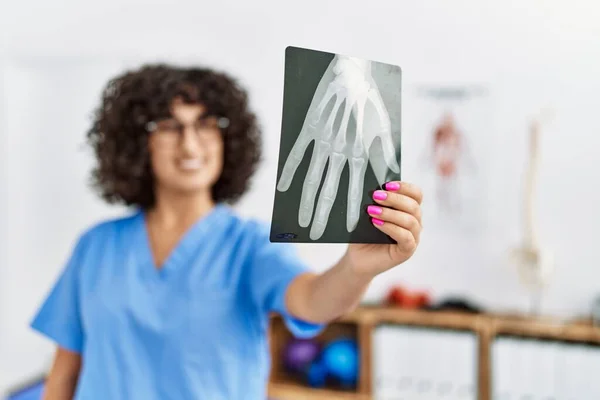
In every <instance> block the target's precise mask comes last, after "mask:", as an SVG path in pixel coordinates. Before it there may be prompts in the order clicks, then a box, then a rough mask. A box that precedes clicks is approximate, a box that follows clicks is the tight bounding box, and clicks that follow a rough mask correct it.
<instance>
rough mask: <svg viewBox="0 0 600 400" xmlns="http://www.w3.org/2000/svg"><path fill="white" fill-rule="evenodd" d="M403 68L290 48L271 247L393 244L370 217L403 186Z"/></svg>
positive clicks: (286, 59) (286, 72) (287, 51)
mask: <svg viewBox="0 0 600 400" xmlns="http://www.w3.org/2000/svg"><path fill="white" fill-rule="evenodd" d="M401 74H402V72H401V69H400V67H398V66H395V65H390V64H384V63H380V62H375V61H370V60H365V59H361V58H356V57H351V56H345V55H340V54H332V53H326V52H321V51H315V50H309V49H301V48H296V47H288V48H287V49H286V58H285V82H284V101H283V121H282V133H281V143H280V152H279V167H278V174H277V185H276V193H275V207H274V210H273V221H272V225H271V241H274V242H283V241H294V242H315V241H318V242H324V243H390V239H389V238H388V237H387V236H386V235H384V234H383V233H381V232H380V231H379V230H377V229H375V228H374V227H373V226H372V225H371V223H370V220H369V217H368V215H367V214H366V206H367V205H368V204H371V203H372V199H371V197H370V196H371V193H372V192H373V191H374V190H376V189H378V188H380V187H381V185H383V184H384V183H385V182H387V181H390V180H399V179H400V164H401V162H400V153H401V151H400V147H401V143H400V139H401V89H402V88H401Z"/></svg>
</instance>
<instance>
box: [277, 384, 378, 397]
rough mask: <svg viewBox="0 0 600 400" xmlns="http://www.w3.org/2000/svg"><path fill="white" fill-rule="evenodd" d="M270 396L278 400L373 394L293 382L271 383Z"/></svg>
mask: <svg viewBox="0 0 600 400" xmlns="http://www.w3.org/2000/svg"><path fill="white" fill-rule="evenodd" d="M269 397H272V398H274V399H276V400H336V399H339V400H370V399H371V396H368V395H364V394H360V393H350V392H342V391H337V390H327V389H313V388H308V387H303V386H300V385H296V384H293V383H279V382H271V383H269Z"/></svg>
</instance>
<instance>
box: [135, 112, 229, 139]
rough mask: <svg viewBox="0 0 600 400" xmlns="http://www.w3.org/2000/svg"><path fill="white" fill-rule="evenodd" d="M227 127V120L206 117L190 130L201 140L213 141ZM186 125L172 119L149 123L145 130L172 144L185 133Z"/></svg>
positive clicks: (195, 123) (210, 116)
mask: <svg viewBox="0 0 600 400" xmlns="http://www.w3.org/2000/svg"><path fill="white" fill-rule="evenodd" d="M228 126H229V119H228V118H225V117H217V116H214V115H206V116H202V117H200V118H199V119H198V120H196V121H195V122H194V123H193V124H192V126H190V128H191V129H192V130H193V132H194V133H195V134H196V136H197V137H199V138H202V139H214V138H216V137H217V136H219V135H221V134H222V130H223V129H225V128H227V127H228ZM186 127H188V125H185V124H182V123H181V122H179V121H178V120H176V119H174V118H168V119H163V120H159V121H150V122H148V123H147V124H146V130H147V131H148V132H150V133H152V134H154V135H157V136H158V137H159V138H160V139H161V140H164V141H165V142H169V143H174V142H177V141H179V140H180V139H181V138H182V137H183V134H184V133H185V130H186Z"/></svg>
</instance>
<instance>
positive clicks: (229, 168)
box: [87, 64, 262, 209]
mask: <svg viewBox="0 0 600 400" xmlns="http://www.w3.org/2000/svg"><path fill="white" fill-rule="evenodd" d="M176 98H179V99H181V100H183V101H184V102H186V103H190V104H202V105H203V106H204V107H205V108H206V111H207V112H208V113H210V114H212V115H217V116H219V117H226V118H228V119H229V125H228V127H227V128H223V141H224V154H223V171H222V173H221V176H220V177H219V179H218V181H217V182H216V183H215V185H214V186H213V188H212V196H213V200H214V201H215V202H227V203H230V204H233V203H235V202H236V201H237V200H239V198H240V197H241V196H242V195H243V194H244V193H245V192H246V191H247V190H248V189H249V186H250V180H251V177H252V175H253V174H254V172H255V170H256V168H257V165H258V163H259V162H260V161H261V157H262V156H261V132H260V129H259V126H258V124H257V118H256V116H255V114H254V113H253V112H252V111H251V110H250V109H249V104H248V95H247V93H246V91H245V90H244V89H243V88H241V87H240V85H239V84H238V83H237V81H236V80H234V79H233V78H232V77H230V76H228V75H227V74H225V73H223V72H218V71H214V70H212V69H209V68H183V67H175V66H171V65H166V64H153V65H143V66H142V67H140V68H139V69H138V70H135V71H126V72H124V73H123V74H122V75H120V76H117V77H115V78H113V79H111V80H110V81H109V82H108V84H107V85H106V87H105V89H104V91H103V93H102V98H101V104H100V106H99V107H98V108H97V109H96V110H95V112H94V117H93V124H92V126H91V128H90V129H89V130H88V132H87V139H88V143H89V144H90V145H91V147H92V148H93V150H94V154H95V156H96V163H97V164H96V166H95V167H94V169H93V171H92V186H93V188H94V189H95V190H96V191H97V192H99V194H100V196H101V197H102V198H103V199H104V200H106V201H107V202H109V203H121V204H125V205H127V206H138V207H141V208H144V209H147V208H150V207H152V206H153V205H154V203H155V194H154V176H153V172H152V168H151V164H150V154H149V150H148V131H147V129H146V126H147V123H148V122H150V121H156V120H159V119H162V118H169V117H170V116H171V111H170V109H171V105H172V103H173V101H174V100H175V99H176Z"/></svg>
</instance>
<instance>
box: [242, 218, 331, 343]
mask: <svg viewBox="0 0 600 400" xmlns="http://www.w3.org/2000/svg"><path fill="white" fill-rule="evenodd" d="M256 229H257V233H258V234H257V236H256V242H255V243H254V246H255V253H254V257H253V258H252V265H251V274H250V276H251V278H250V279H251V282H250V285H251V286H250V287H251V291H252V294H253V296H254V298H255V300H256V302H257V304H259V305H260V307H261V308H262V310H263V311H264V312H265V313H270V312H276V313H278V314H280V315H281V316H282V318H283V319H284V321H285V324H286V326H287V327H288V329H289V330H290V332H292V334H294V336H296V337H300V338H309V337H313V336H316V335H318V334H319V333H320V332H321V331H322V330H323V328H324V325H322V324H314V323H310V322H306V321H302V320H299V319H297V318H294V317H293V316H292V315H290V313H289V311H288V309H287V307H286V305H285V295H286V292H287V289H288V287H289V285H290V283H292V281H293V280H294V279H295V278H296V277H298V276H299V275H301V274H303V273H306V272H309V271H310V268H309V267H308V266H307V265H306V264H305V263H304V262H303V261H302V260H301V259H300V257H299V255H298V253H297V251H296V250H295V249H294V247H293V245H292V244H289V243H271V242H270V241H269V234H268V230H267V228H266V227H265V226H264V225H260V224H259V225H258V226H257V228H256Z"/></svg>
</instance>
